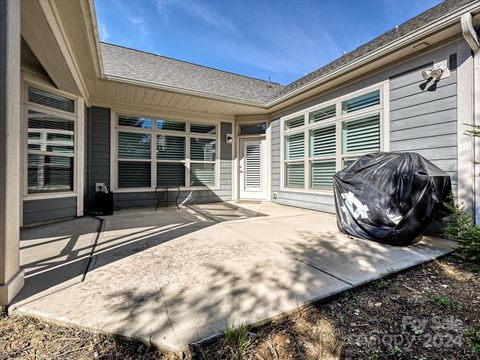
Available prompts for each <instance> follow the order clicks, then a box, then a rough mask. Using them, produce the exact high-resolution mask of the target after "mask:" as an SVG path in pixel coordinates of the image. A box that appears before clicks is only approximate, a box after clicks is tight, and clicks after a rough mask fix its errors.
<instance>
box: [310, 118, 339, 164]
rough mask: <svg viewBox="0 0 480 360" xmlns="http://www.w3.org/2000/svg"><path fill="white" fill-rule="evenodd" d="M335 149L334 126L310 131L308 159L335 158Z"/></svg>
mask: <svg viewBox="0 0 480 360" xmlns="http://www.w3.org/2000/svg"><path fill="white" fill-rule="evenodd" d="M336 149H337V143H336V130H335V125H333V126H329V127H324V128H320V129H314V130H310V157H312V158H315V157H322V156H335V153H336Z"/></svg>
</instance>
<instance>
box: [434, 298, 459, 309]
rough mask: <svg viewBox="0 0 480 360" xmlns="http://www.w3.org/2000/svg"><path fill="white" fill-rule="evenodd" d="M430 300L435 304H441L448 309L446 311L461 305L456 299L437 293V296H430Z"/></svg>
mask: <svg viewBox="0 0 480 360" xmlns="http://www.w3.org/2000/svg"><path fill="white" fill-rule="evenodd" d="M432 301H433V302H434V303H435V304H438V305H440V306H443V307H445V308H447V309H448V311H450V312H451V311H452V310H454V309H456V308H459V307H461V305H460V304H457V302H456V301H454V300H452V299H450V298H449V297H448V296H446V295H437V296H434V297H433V298H432Z"/></svg>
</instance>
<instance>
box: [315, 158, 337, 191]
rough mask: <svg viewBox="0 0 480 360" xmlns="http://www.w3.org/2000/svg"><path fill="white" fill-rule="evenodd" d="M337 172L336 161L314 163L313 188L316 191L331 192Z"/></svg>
mask: <svg viewBox="0 0 480 360" xmlns="http://www.w3.org/2000/svg"><path fill="white" fill-rule="evenodd" d="M335 172H336V163H335V161H312V163H311V181H312V187H313V188H316V189H323V190H330V189H331V188H332V186H333V175H335Z"/></svg>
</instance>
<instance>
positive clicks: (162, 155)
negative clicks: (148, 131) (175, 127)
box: [157, 135, 185, 160]
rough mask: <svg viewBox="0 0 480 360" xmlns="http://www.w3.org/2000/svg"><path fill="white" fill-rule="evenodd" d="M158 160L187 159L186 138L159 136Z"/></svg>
mask: <svg viewBox="0 0 480 360" xmlns="http://www.w3.org/2000/svg"><path fill="white" fill-rule="evenodd" d="M157 159H158V160H185V138H184V137H183V136H165V135H158V136H157Z"/></svg>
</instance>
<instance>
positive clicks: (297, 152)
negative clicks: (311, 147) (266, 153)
mask: <svg viewBox="0 0 480 360" xmlns="http://www.w3.org/2000/svg"><path fill="white" fill-rule="evenodd" d="M285 140H286V141H285V160H291V159H299V158H303V156H304V154H305V146H304V133H303V132H301V133H298V134H293V135H289V136H287V137H286V138H285Z"/></svg>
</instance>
